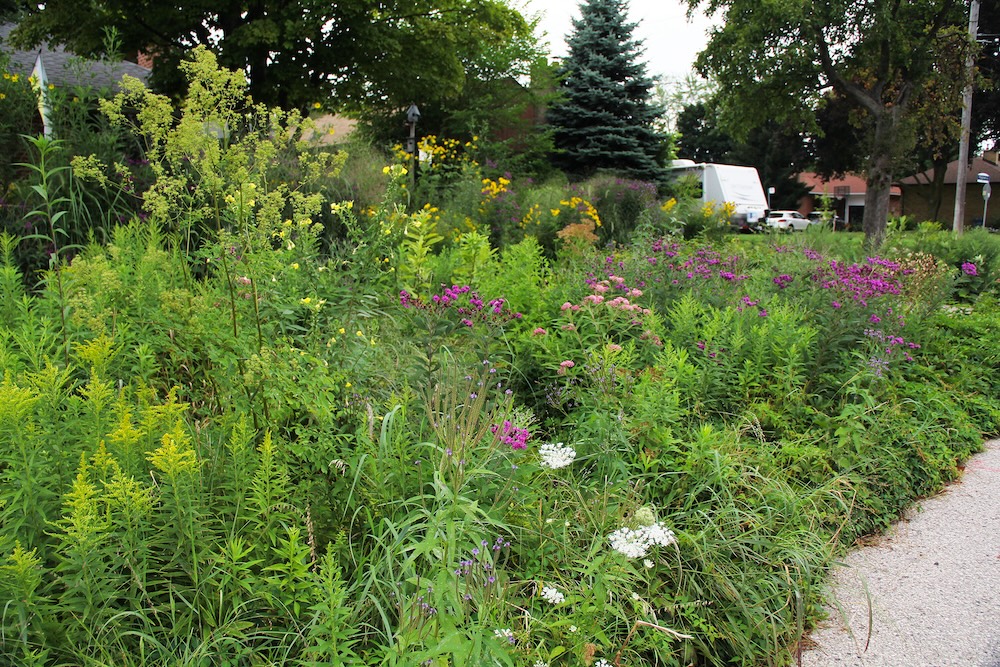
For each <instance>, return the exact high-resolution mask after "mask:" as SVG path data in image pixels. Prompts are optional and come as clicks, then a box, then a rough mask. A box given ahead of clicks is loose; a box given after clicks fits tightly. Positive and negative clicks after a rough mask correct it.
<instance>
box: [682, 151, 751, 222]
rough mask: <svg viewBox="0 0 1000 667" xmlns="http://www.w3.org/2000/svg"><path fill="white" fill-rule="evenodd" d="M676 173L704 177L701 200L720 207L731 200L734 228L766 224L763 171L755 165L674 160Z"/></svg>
mask: <svg viewBox="0 0 1000 667" xmlns="http://www.w3.org/2000/svg"><path fill="white" fill-rule="evenodd" d="M671 169H672V170H673V173H674V176H682V175H684V174H694V175H696V176H697V177H698V179H699V180H700V181H701V200H702V202H703V203H708V202H711V203H712V204H714V205H715V206H717V207H721V206H722V205H723V204H726V203H730V204H732V205H733V206H734V207H735V209H736V210H735V213H733V216H732V217H731V218H730V220H729V224H730V226H731V227H732V228H733V230H735V231H741V232H755V231H760V230H761V229H762V228H763V224H762V223H763V221H764V213H765V212H766V211H767V197H766V196H765V195H764V188H763V187H762V186H761V184H760V175H759V174H758V173H757V170H756V169H755V168H753V167H741V166H738V165H733V164H706V163H702V164H696V163H695V162H694V161H692V160H674V163H673V165H672V167H671Z"/></svg>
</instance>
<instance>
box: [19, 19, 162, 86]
mask: <svg viewBox="0 0 1000 667" xmlns="http://www.w3.org/2000/svg"><path fill="white" fill-rule="evenodd" d="M15 27H17V26H16V25H15V24H13V23H4V24H0V52H2V53H3V54H4V55H6V56H7V57H8V58H10V64H9V68H10V71H11V72H12V73H14V74H21V75H23V76H30V75H31V72H32V71H33V70H34V68H35V59H36V58H37V57H38V56H39V55H41V58H42V65H43V66H44V67H45V76H46V78H47V79H48V81H49V83H50V84H52V85H54V86H59V87H65V88H73V87H76V86H85V87H88V88H110V89H116V88H117V87H118V83H119V82H120V81H121V79H122V76H123V75H125V74H128V75H129V76H134V77H135V78H137V79H139V80H141V81H146V80H147V79H148V78H149V74H150V72H151V70H150V69H149V68H146V67H142V66H141V65H136V64H135V63H130V62H124V61H123V62H113V63H107V62H101V61H98V60H87V59H83V58H80V57H79V56H76V55H74V54H72V53H70V52H69V51H66V49H64V48H63V47H62V46H54V47H49V46H46V45H42V46H40V47H39V48H37V49H35V50H33V51H20V50H17V49H13V48H11V47H10V46H9V45H8V43H7V41H8V38H9V37H10V33H11V31H12V30H13V29H14V28H15Z"/></svg>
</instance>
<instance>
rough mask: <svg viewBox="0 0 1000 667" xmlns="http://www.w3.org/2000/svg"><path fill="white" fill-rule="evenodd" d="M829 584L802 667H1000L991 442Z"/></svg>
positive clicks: (996, 459) (996, 466) (998, 541)
mask: <svg viewBox="0 0 1000 667" xmlns="http://www.w3.org/2000/svg"><path fill="white" fill-rule="evenodd" d="M831 587H832V590H831V595H830V598H829V600H830V604H829V611H830V617H829V618H828V619H827V620H826V621H824V622H822V623H821V624H820V627H819V628H817V629H816V630H814V631H813V633H812V635H811V637H810V639H811V642H806V643H807V644H808V645H809V646H810V648H808V649H807V650H805V651H804V652H803V653H802V665H803V667H953V666H954V667H1000V440H993V441H990V442H987V443H986V451H984V452H982V453H980V454H976V455H975V456H973V457H972V458H971V459H969V460H968V462H967V463H966V467H965V472H964V474H963V475H962V477H961V480H960V481H959V482H956V483H953V484H951V485H949V486H948V487H947V488H946V489H945V490H944V491H943V492H942V493H940V494H938V495H937V496H934V497H933V498H928V499H926V500H923V501H921V502H920V503H919V505H918V508H917V510H916V511H914V512H911V513H910V515H908V516H907V518H904V519H903V520H901V521H899V522H897V523H896V524H895V525H894V526H893V527H892V528H891V529H890V530H889V532H888V533H887V534H886V535H885V536H884V537H882V538H880V539H878V540H876V541H875V544H873V545H872V546H864V547H860V548H858V549H855V550H853V551H851V553H850V554H848V555H847V557H846V558H845V559H844V563H843V566H838V567H835V568H834V570H833V571H832V572H831ZM869 601H870V604H869ZM869 609H870V611H871V618H872V622H871V637H870V639H869V632H868V625H869V623H868V618H869ZM866 642H867V643H868V646H867V649H866V647H865V644H866Z"/></svg>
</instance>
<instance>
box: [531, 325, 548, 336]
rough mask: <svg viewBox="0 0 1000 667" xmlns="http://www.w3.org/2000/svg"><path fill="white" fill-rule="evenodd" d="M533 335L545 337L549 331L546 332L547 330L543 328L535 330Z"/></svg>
mask: <svg viewBox="0 0 1000 667" xmlns="http://www.w3.org/2000/svg"><path fill="white" fill-rule="evenodd" d="M531 333H532V334H534V335H536V336H544V335H545V334H547V333H548V331H546V330H545V329H543V328H541V327H538V328H537V329H535V330H534V331H532V332H531Z"/></svg>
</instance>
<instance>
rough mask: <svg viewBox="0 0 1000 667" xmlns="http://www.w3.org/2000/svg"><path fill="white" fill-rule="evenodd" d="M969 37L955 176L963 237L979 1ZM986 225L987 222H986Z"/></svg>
mask: <svg viewBox="0 0 1000 667" xmlns="http://www.w3.org/2000/svg"><path fill="white" fill-rule="evenodd" d="M969 36H970V38H971V44H970V47H969V55H968V56H967V57H966V59H965V76H966V83H965V91H964V92H963V93H962V135H961V138H960V139H959V143H958V173H957V174H956V176H955V218H954V220H953V221H952V229H953V230H954V232H955V235H956V236H961V235H962V228H963V227H964V226H965V179H966V177H967V176H968V171H969V135H970V134H971V127H972V87H973V84H974V82H975V72H976V69H975V68H976V49H975V44H976V40H977V39H978V38H979V0H972V2H971V3H970V5H969ZM984 224H985V221H984Z"/></svg>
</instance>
